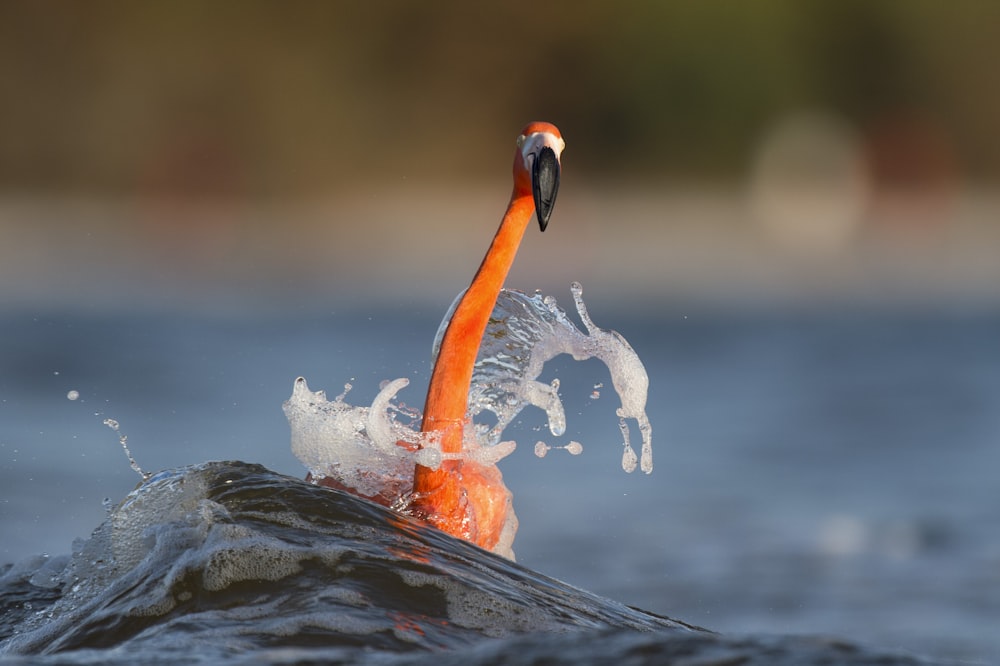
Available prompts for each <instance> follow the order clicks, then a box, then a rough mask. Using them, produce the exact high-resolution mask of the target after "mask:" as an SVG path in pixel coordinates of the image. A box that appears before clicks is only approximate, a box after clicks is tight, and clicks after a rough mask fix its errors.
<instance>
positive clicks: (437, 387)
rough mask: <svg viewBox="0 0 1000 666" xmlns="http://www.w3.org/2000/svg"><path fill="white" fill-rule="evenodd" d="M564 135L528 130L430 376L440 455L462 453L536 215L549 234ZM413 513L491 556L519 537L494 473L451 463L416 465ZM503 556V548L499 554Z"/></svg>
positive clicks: (542, 128) (431, 431)
mask: <svg viewBox="0 0 1000 666" xmlns="http://www.w3.org/2000/svg"><path fill="white" fill-rule="evenodd" d="M565 145H566V144H565V142H564V141H563V139H562V134H561V133H560V132H559V130H558V128H556V126H555V125H552V124H551V123H546V122H532V123H529V124H528V125H527V126H526V127H525V128H524V130H523V131H522V132H521V134H520V136H518V138H517V148H516V150H515V152H514V189H513V191H512V192H511V195H510V202H509V203H508V205H507V210H506V212H505V213H504V215H503V219H502V220H501V222H500V227H499V229H498V230H497V232H496V235H495V236H494V237H493V242H492V243H491V244H490V247H489V249H488V250H487V251H486V256H485V257H484V258H483V261H482V264H480V266H479V270H478V271H476V274H475V277H473V279H472V283H471V284H470V285H469V288H468V289H467V290H466V291H465V293H464V295H463V296H462V298H461V300H460V301H459V302H458V305H457V306H456V307H455V309H454V312H453V314H452V316H451V320H450V321H449V323H448V327H447V329H446V330H445V333H444V336H443V338H442V340H441V346H440V349H439V350H438V355H437V360H436V362H435V364H434V369H433V371H432V372H431V380H430V385H429V387H428V389H427V400H426V402H425V405H424V416H423V421H422V425H421V430H422V432H423V433H424V434H425V436H430V437H433V438H434V439H435V440H436V442H437V443H438V445H439V446H440V449H441V452H442V453H443V454H459V453H461V452H462V444H463V436H464V433H465V428H466V425H467V420H468V418H467V409H468V396H469V388H470V384H471V382H472V372H473V366H474V364H475V362H476V355H477V353H478V351H479V344H480V341H481V340H482V337H483V334H484V332H485V331H486V325H487V323H488V321H489V317H490V313H491V312H492V311H493V307H494V305H495V304H496V300H497V296H498V294H499V293H500V289H501V287H503V283H504V281H505V280H506V278H507V273H508V272H509V271H510V267H511V265H512V264H513V263H514V257H515V255H516V254H517V249H518V247H519V245H520V244H521V239H522V238H523V236H524V232H525V230H526V229H527V227H528V223H529V222H530V221H531V216H532V213H534V214H535V217H536V218H537V220H538V226H539V228H540V229H541V230H542V231H545V228H546V226H547V225H548V223H549V218H550V217H551V216H552V209H553V206H554V205H555V200H556V194H557V193H558V191H559V176H560V171H561V162H560V155H561V154H562V150H563V148H564V147H565ZM410 509H411V511H412V512H413V513H414V514H415V515H417V516H419V517H421V518H423V519H424V520H425V521H426V522H428V523H430V524H432V525H434V526H435V527H437V528H438V529H441V530H443V531H445V532H447V533H449V534H451V535H453V536H456V537H459V538H462V539H465V540H467V541H471V542H473V543H475V544H477V545H478V546H481V547H482V548H485V549H487V550H493V549H494V548H496V547H497V544H498V543H500V541H501V539H502V537H503V536H504V533H505V531H509V532H511V533H512V531H513V530H516V525H517V524H516V519H514V517H513V512H512V511H511V493H510V491H509V490H508V489H507V487H506V486H505V485H504V483H503V477H502V475H501V474H500V470H499V469H498V468H497V467H496V465H494V464H491V463H484V462H481V461H479V460H474V459H471V458H469V457H465V458H462V457H458V458H455V457H450V458H447V459H444V460H442V462H441V465H440V466H439V467H438V468H436V469H432V468H430V467H425V466H423V465H420V464H417V465H416V466H415V469H414V474H413V498H412V501H411V503H410ZM502 548H503V547H502Z"/></svg>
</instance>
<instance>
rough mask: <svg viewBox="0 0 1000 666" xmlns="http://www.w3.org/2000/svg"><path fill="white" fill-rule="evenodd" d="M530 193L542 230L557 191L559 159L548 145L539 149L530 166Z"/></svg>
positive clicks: (546, 222)
mask: <svg viewBox="0 0 1000 666" xmlns="http://www.w3.org/2000/svg"><path fill="white" fill-rule="evenodd" d="M531 193H532V196H533V197H534V199H535V217H537V218H538V226H539V228H540V229H541V230H542V231H545V228H546V227H547V226H549V218H550V217H552V209H553V208H554V207H555V205H556V195H557V194H558V193H559V159H558V158H557V157H556V154H555V151H553V150H552V149H551V148H549V147H548V146H546V147H544V148H542V149H541V151H539V153H538V157H536V158H535V163H534V165H533V166H532V168H531Z"/></svg>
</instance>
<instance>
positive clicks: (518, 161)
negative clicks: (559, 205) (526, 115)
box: [514, 122, 566, 231]
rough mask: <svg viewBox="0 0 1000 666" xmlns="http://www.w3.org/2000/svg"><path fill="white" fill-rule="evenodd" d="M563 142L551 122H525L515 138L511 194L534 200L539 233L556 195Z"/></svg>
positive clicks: (545, 223) (547, 217)
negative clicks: (529, 196) (528, 196)
mask: <svg viewBox="0 0 1000 666" xmlns="http://www.w3.org/2000/svg"><path fill="white" fill-rule="evenodd" d="M565 147H566V142H565V141H563V138H562V134H560V133H559V129H558V128H557V127H556V126H555V125H553V124H552V123H543V122H533V123H528V125H527V127H525V128H524V131H522V132H521V136H519V137H517V151H516V152H515V153H514V192H515V194H516V195H527V194H528V192H531V196H532V198H533V199H534V201H535V217H537V218H538V226H539V227H541V229H542V231H545V227H547V226H548V224H549V218H550V217H551V216H552V209H553V207H555V203H556V194H557V193H558V192H559V172H560V170H561V168H562V167H561V164H560V162H559V156H560V155H561V154H562V151H563V148H565Z"/></svg>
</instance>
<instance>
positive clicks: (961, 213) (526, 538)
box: [0, 0, 1000, 659]
mask: <svg viewBox="0 0 1000 666" xmlns="http://www.w3.org/2000/svg"><path fill="white" fill-rule="evenodd" d="M998 25H1000V4H998V3H992V2H981V1H978V0H967V1H958V2H951V3H940V2H932V1H922V0H907V1H903V0H900V1H898V2H889V1H885V2H869V1H855V0H835V1H816V2H810V3H801V2H793V1H786V2H780V1H774V2H756V3H727V2H711V3H657V2H619V3H607V2H587V1H583V2H554V3H527V2H506V3H461V2H451V1H447V2H436V3H431V4H428V3H417V4H415V3H409V2H395V1H390V2H379V3H365V2H342V3H327V2H294V3H273V2H256V1H240V2H213V3H201V2H169V3H167V2H163V3H156V2H153V3H130V2H100V1H98V2H89V3H72V2H52V1H34V2H18V1H11V0H6V1H5V2H3V3H0V100H2V105H0V325H2V328H0V541H2V543H0V560H3V561H12V560H15V559H18V558H21V557H24V556H26V555H30V554H33V553H39V552H43V551H44V552H53V553H56V552H68V550H69V548H70V543H71V541H72V539H73V537H76V536H86V535H87V534H88V533H89V532H90V530H91V529H93V527H95V526H96V525H97V523H98V522H99V521H100V520H101V516H102V512H103V509H102V507H101V499H102V498H104V497H109V498H110V499H111V501H113V502H117V501H118V500H119V499H120V498H121V497H122V496H123V495H124V493H126V492H127V491H128V490H129V489H130V488H131V487H132V485H133V484H134V483H135V481H136V480H137V477H135V475H134V474H133V473H132V472H131V470H129V469H128V466H127V464H126V463H125V459H124V457H123V456H122V455H121V452H120V449H119V448H118V446H117V443H116V436H115V435H114V433H112V432H111V431H109V430H107V429H105V428H104V426H103V425H101V421H102V420H103V419H104V418H107V417H114V418H116V419H118V420H119V421H120V422H121V423H122V430H123V431H124V432H126V433H127V434H129V436H130V440H129V441H130V443H131V444H132V448H133V452H134V453H135V454H136V456H137V458H138V459H139V462H140V464H142V465H143V466H144V467H147V468H150V469H156V468H159V467H165V466H175V465H182V464H188V463H194V462H200V461H201V460H205V459H219V458H241V459H244V460H248V461H251V462H261V463H263V464H267V465H268V466H269V467H271V468H273V469H276V470H278V471H282V472H286V473H288V474H292V475H296V476H298V475H301V474H302V468H301V466H300V465H298V463H297V461H295V459H294V458H293V457H292V456H291V454H290V452H289V451H288V447H287V434H288V433H287V425H286V424H285V422H284V419H283V417H282V415H281V412H280V403H281V401H282V400H284V399H285V398H286V397H287V395H288V394H289V393H290V391H291V385H292V381H293V380H294V378H295V376H297V375H298V374H304V375H306V376H307V377H308V378H309V380H310V385H311V386H313V388H326V389H327V391H328V392H330V395H335V394H337V393H339V392H340V387H341V386H342V385H343V383H344V382H347V381H353V383H354V384H355V386H356V388H355V393H356V395H355V393H352V394H351V398H353V400H354V402H355V403H365V402H367V401H370V399H371V397H372V396H373V395H374V393H375V392H376V391H377V387H378V382H379V381H381V380H384V379H389V378H394V377H397V376H409V377H411V379H413V380H414V384H413V386H411V388H410V389H408V392H409V395H408V396H407V397H406V398H405V399H407V400H408V401H410V402H411V403H414V404H419V403H420V402H421V396H422V393H421V391H422V390H423V389H422V388H421V381H422V382H424V384H423V386H424V387H425V386H426V377H427V374H428V372H429V366H428V362H429V359H428V356H429V346H430V342H431V340H432V338H433V334H434V330H435V328H436V326H437V322H438V320H439V319H440V316H441V315H442V314H443V312H444V311H445V309H446V308H447V306H448V304H449V303H450V302H451V299H452V298H453V296H454V294H455V293H457V292H458V291H459V290H460V289H461V288H463V287H464V286H465V285H466V284H467V282H468V280H469V278H470V276H471V275H472V273H473V271H474V270H475V268H476V266H477V265H478V263H479V259H480V257H481V252H482V251H483V250H484V249H485V247H486V244H487V243H488V240H489V238H490V237H491V235H492V233H493V230H494V228H495V225H496V223H497V222H498V221H499V218H500V215H501V213H502V210H503V206H504V205H505V203H506V200H507V196H508V194H509V188H510V163H511V156H512V153H513V145H514V138H515V136H516V135H517V134H518V132H519V130H520V129H521V127H522V126H523V125H524V124H525V123H526V122H528V121H530V120H535V119H539V120H549V121H551V122H554V123H556V124H557V125H558V126H559V127H560V129H561V130H562V133H563V135H564V137H565V139H566V142H567V148H566V151H565V153H564V155H563V167H564V171H563V180H562V188H561V190H560V194H559V204H558V206H557V208H556V211H555V215H554V217H553V221H552V224H551V225H550V227H549V230H548V231H547V232H546V233H545V234H544V235H539V234H538V233H537V232H535V231H534V229H529V233H528V235H527V236H526V241H525V246H524V247H523V248H522V251H521V254H520V255H519V258H518V262H517V264H516V265H515V268H514V271H513V273H512V275H511V279H510V284H511V286H515V287H518V288H522V289H525V290H529V291H530V290H532V289H535V288H538V289H542V290H543V291H545V292H546V293H550V294H553V295H555V296H556V297H557V298H559V299H560V301H561V302H562V303H563V304H564V305H566V304H569V303H570V299H569V293H568V284H569V282H570V281H572V280H579V281H581V282H582V283H583V284H584V286H585V289H586V291H585V298H586V299H587V301H588V304H589V305H590V307H591V314H592V315H593V316H594V318H595V320H596V321H597V323H598V324H599V325H601V326H605V327H611V328H616V329H618V330H620V331H621V332H622V333H623V334H625V336H626V337H628V338H629V340H630V341H631V342H632V343H633V346H634V347H635V348H636V350H637V351H638V353H639V355H640V357H642V358H643V359H644V360H646V363H647V369H648V370H649V374H650V377H651V394H650V407H649V412H650V418H651V420H652V422H653V426H654V431H655V433H656V435H655V445H656V447H657V448H656V450H657V453H656V455H657V459H658V467H657V470H656V471H655V472H654V474H653V475H652V476H650V477H642V478H633V477H626V476H624V475H623V474H622V473H621V472H620V471H616V469H615V466H616V462H615V460H616V456H617V455H618V451H617V449H616V448H615V446H613V445H612V444H613V443H615V442H617V441H618V434H617V426H616V423H615V417H614V414H613V408H614V406H615V404H614V400H615V399H614V397H613V396H611V395H610V392H609V391H610V388H609V389H607V390H606V391H605V393H606V394H607V397H605V398H602V401H603V402H600V409H601V410H603V411H600V412H598V408H597V407H593V408H592V407H591V406H590V405H591V402H590V401H589V398H587V397H585V396H589V395H590V394H591V392H592V390H594V386H595V385H596V384H598V383H600V382H601V381H606V375H601V374H600V368H594V367H592V366H587V371H588V373H589V374H588V375H587V376H581V377H580V378H579V379H578V384H579V385H580V386H582V388H581V389H580V396H583V397H580V398H579V402H578V403H577V407H576V408H575V410H576V411H575V412H573V409H574V408H573V407H572V399H573V398H572V396H571V395H570V389H569V387H570V386H572V384H571V383H570V379H572V378H574V377H577V375H576V374H574V373H577V372H579V370H578V369H574V368H572V367H570V366H571V364H567V365H565V366H564V367H562V368H561V369H559V368H557V369H556V372H557V373H559V376H561V377H562V381H563V387H564V393H566V396H565V397H566V400H567V404H568V405H570V411H571V412H572V413H570V428H571V430H570V432H569V433H568V436H571V437H573V438H575V439H579V440H580V441H582V442H584V444H585V447H588V448H587V451H588V452H590V451H591V450H593V451H594V453H593V454H592V455H591V457H590V458H589V460H591V461H593V462H592V463H590V462H587V463H583V462H580V463H577V462H576V459H572V460H571V459H570V458H569V456H562V458H560V457H559V456H557V455H556V453H558V452H553V453H552V454H550V456H549V457H547V458H546V459H545V460H543V461H537V460H535V459H534V458H533V457H532V456H530V454H529V451H530V449H531V444H532V443H533V439H532V438H535V437H537V435H536V433H535V432H534V431H533V428H535V427H540V426H539V425H538V424H535V425H534V426H532V425H530V424H527V425H523V426H522V427H523V428H524V430H523V433H522V435H521V436H519V437H518V438H519V439H523V440H525V443H523V444H522V447H521V449H523V450H519V452H518V454H519V455H515V456H514V457H513V458H512V459H511V460H510V461H509V462H507V463H505V465H509V466H508V467H504V469H505V473H506V474H507V476H508V479H509V483H510V485H511V487H512V488H513V489H514V490H515V498H516V502H517V507H518V513H519V515H520V518H521V524H522V528H521V537H520V538H519V540H518V542H517V543H516V544H515V549H516V550H517V551H518V553H519V557H520V559H521V561H522V562H523V563H525V564H527V565H528V566H532V567H534V568H537V569H539V570H541V571H543V572H545V573H549V574H551V575H555V576H558V577H560V578H563V579H564V580H567V581H568V582H571V583H573V584H576V585H579V586H581V587H586V588H589V589H593V590H594V591H597V592H600V593H604V594H608V595H611V596H614V597H615V598H618V599H619V600H621V601H625V602H627V603H632V604H636V605H640V606H643V607H645V608H648V609H650V610H653V611H657V612H662V613H667V614H670V615H672V616H675V617H678V618H679V619H682V620H685V621H689V622H693V623H696V624H702V625H705V626H708V627H711V628H713V629H718V630H726V631H769V632H783V631H810V632H823V633H840V634H847V635H849V636H851V637H854V638H857V639H860V640H870V641H874V642H877V643H880V644H882V645H888V646H890V647H903V648H905V649H913V650H925V651H928V652H933V653H935V654H939V655H947V656H960V657H965V658H971V659H987V658H990V657H997V656H998V655H1000V643H998V641H997V639H996V638H995V637H994V638H990V636H991V635H993V633H994V632H993V631H992V630H991V629H990V627H993V628H995V626H996V624H997V622H998V621H1000V594H997V592H998V591H1000V533H998V530H1000V509H998V508H997V507H1000V493H998V492H997V491H996V483H995V479H994V478H993V476H992V475H991V474H989V473H988V471H989V470H996V469H997V464H998V462H1000V451H998V449H997V447H998V441H1000V417H998V414H1000V351H998V347H997V344H998V343H997V340H998V336H1000V310H998V306H1000V290H998V285H1000V258H998V250H1000V191H998V188H997V179H998V176H1000V86H998V85H997V82H996V72H995V63H997V62H1000V40H998V39H997V38H996V29H997V26H998ZM590 375H594V376H595V377H596V378H594V379H592V378H591V377H590ZM584 389H585V390H584ZM70 391H76V392H77V397H76V398H75V399H72V400H67V395H70V394H69V392H70ZM574 413H576V414H577V415H578V417H579V421H580V423H582V424H583V425H582V426H581V425H578V426H577V427H578V428H581V427H582V428H584V429H585V432H583V433H581V432H580V431H579V430H578V431H576V434H574V431H573V430H572V428H573V427H574V425H573V414H574ZM602 438H603V439H604V440H607V441H608V445H603V444H601V445H595V446H594V447H593V449H591V448H589V446H588V445H589V443H590V442H594V441H602ZM598 451H603V452H604V453H603V454H598V453H597V452H598ZM605 454H606V455H605ZM602 455H603V456H604V457H601V456H602ZM585 458H587V456H586V455H585V456H583V457H581V460H582V459H585ZM553 460H554V461H555V462H553ZM573 465H577V467H574V466H573ZM591 470H592V474H591ZM573 525H575V527H570V526H573ZM566 530H570V531H571V532H573V534H572V536H570V537H567V536H565V533H566ZM552 534H561V535H562V536H561V537H560V538H559V539H557V540H556V541H557V542H558V543H552V541H553V539H552ZM622 550H627V551H628V552H627V553H623V552H621V551H622ZM581 553H586V554H587V555H586V556H584V555H581Z"/></svg>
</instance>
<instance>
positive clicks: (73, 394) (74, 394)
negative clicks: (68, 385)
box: [66, 390, 80, 400]
mask: <svg viewBox="0 0 1000 666" xmlns="http://www.w3.org/2000/svg"><path fill="white" fill-rule="evenodd" d="M79 397H80V392H79V391H75V390H74V391H70V392H69V393H67V394H66V398H67V399H68V400H77V399H79Z"/></svg>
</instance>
